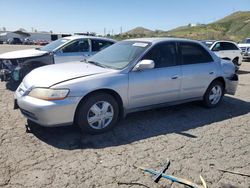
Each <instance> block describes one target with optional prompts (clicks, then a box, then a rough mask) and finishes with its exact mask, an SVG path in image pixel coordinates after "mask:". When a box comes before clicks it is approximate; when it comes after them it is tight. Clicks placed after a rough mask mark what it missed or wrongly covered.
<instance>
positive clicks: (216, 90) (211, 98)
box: [203, 80, 224, 108]
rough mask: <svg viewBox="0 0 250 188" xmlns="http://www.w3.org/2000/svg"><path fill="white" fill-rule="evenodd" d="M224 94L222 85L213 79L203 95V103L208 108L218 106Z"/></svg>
mask: <svg viewBox="0 0 250 188" xmlns="http://www.w3.org/2000/svg"><path fill="white" fill-rule="evenodd" d="M223 96H224V86H223V84H222V83H221V82H220V81H218V80H215V81H213V82H212V83H211V84H210V85H209V87H208V88H207V91H206V93H205V95H204V97H203V104H204V105H205V106H206V107H208V108H214V107H216V106H218V105H219V104H220V102H221V100H222V98H223Z"/></svg>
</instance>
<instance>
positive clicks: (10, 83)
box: [5, 81, 20, 91]
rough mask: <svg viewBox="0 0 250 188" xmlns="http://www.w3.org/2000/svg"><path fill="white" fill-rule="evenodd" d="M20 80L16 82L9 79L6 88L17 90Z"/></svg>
mask: <svg viewBox="0 0 250 188" xmlns="http://www.w3.org/2000/svg"><path fill="white" fill-rule="evenodd" d="M19 84H20V82H14V81H7V82H6V84H5V86H6V89H8V90H10V91H16V89H17V88H18V86H19Z"/></svg>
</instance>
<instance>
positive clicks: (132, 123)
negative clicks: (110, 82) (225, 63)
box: [0, 45, 250, 188]
mask: <svg viewBox="0 0 250 188" xmlns="http://www.w3.org/2000/svg"><path fill="white" fill-rule="evenodd" d="M29 47H30V46H14V47H13V46H6V45H0V53H2V52H4V51H11V50H14V49H17V48H18V49H20V48H29ZM0 92H1V96H0V104H1V106H0V125H1V127H0V187H60V188H61V187H91V188H95V187H105V188H106V187H114V188H116V187H121V188H123V187H124V188H125V187H143V186H139V185H118V182H123V183H126V182H136V183H141V184H144V185H145V186H147V187H153V188H154V187H183V186H180V185H179V184H176V183H171V182H169V181H167V180H164V179H162V180H161V181H160V182H159V183H158V184H156V183H153V181H152V178H151V176H150V175H149V174H146V173H144V172H142V171H140V170H138V168H137V167H139V166H144V167H150V168H153V169H156V170H159V169H160V168H161V166H162V164H163V163H164V162H165V161H166V160H167V159H170V160H171V165H170V167H169V169H168V170H167V173H169V174H172V175H175V176H178V177H183V178H186V179H189V180H192V181H193V182H196V183H198V184H201V182H200V180H199V175H200V174H201V175H202V176H203V177H204V179H205V180H206V182H207V184H208V187H227V186H229V185H233V186H235V187H250V178H249V177H244V176H240V175H235V174H230V173H225V172H221V171H218V169H226V170H232V171H238V172H241V173H246V174H250V113H249V112H250V95H249V93H250V63H248V62H244V63H243V65H242V66H241V71H240V83H239V86H238V91H237V94H236V95H235V96H225V98H224V101H223V103H222V104H221V105H220V106H219V107H218V108H215V109H206V108H203V107H202V106H201V105H200V104H199V103H189V104H184V105H179V106H174V107H169V108H161V109H157V110H150V111H145V112H139V113H133V114H130V115H128V117H127V118H126V119H125V120H122V121H120V122H119V124H118V126H117V127H116V128H115V129H114V130H112V131H110V132H108V133H105V134H103V135H97V136H90V135H84V134H81V132H80V130H79V129H78V128H77V127H76V126H69V127H58V128H44V127H40V126H32V127H31V133H26V132H25V124H26V119H25V118H24V117H23V116H22V115H21V113H20V112H19V111H18V110H13V91H11V90H10V89H7V88H6V84H5V83H3V82H2V83H0Z"/></svg>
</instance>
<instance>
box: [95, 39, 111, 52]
mask: <svg viewBox="0 0 250 188" xmlns="http://www.w3.org/2000/svg"><path fill="white" fill-rule="evenodd" d="M112 44H113V42H110V41H105V40H91V46H92V51H93V52H98V51H101V50H103V49H105V48H107V47H108V46H110V45H112Z"/></svg>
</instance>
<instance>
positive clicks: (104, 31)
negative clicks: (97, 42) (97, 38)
mask: <svg viewBox="0 0 250 188" xmlns="http://www.w3.org/2000/svg"><path fill="white" fill-rule="evenodd" d="M103 36H106V28H105V27H104V30H103Z"/></svg>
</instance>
